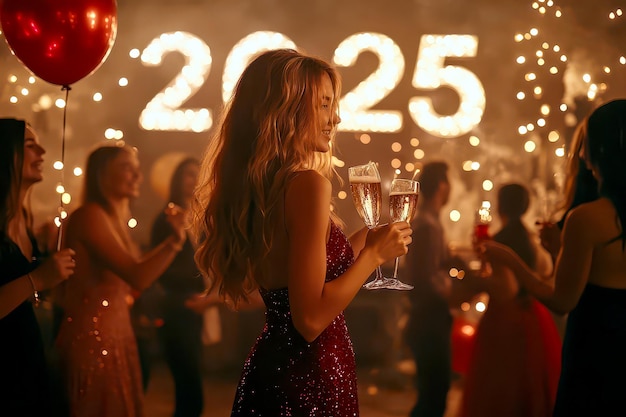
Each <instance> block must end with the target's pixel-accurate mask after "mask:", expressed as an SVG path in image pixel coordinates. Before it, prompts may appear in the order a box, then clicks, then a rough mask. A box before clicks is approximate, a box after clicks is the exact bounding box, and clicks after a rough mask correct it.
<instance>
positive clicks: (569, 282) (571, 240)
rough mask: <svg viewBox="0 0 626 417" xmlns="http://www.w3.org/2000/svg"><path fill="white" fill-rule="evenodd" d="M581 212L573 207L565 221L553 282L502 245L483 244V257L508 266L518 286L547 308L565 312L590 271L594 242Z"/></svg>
mask: <svg viewBox="0 0 626 417" xmlns="http://www.w3.org/2000/svg"><path fill="white" fill-rule="evenodd" d="M585 211H586V208H585V207H584V206H581V207H577V208H576V209H574V210H572V211H571V212H570V214H569V215H568V217H567V219H566V220H565V225H564V227H563V233H562V242H561V249H560V251H559V254H558V256H557V260H556V268H555V273H554V279H553V280H549V281H546V280H545V278H543V277H541V276H540V275H539V274H537V273H536V272H535V271H533V270H531V269H530V268H529V267H528V266H526V264H524V262H523V261H522V260H521V259H520V258H519V256H517V255H516V254H515V253H514V252H513V251H512V250H510V249H509V248H507V247H505V246H502V245H497V244H496V243H493V242H487V243H485V246H486V248H487V254H488V256H489V258H490V259H492V257H493V259H494V262H496V263H500V262H502V263H503V264H504V265H506V266H509V267H510V268H511V269H512V270H513V272H514V273H515V275H516V277H517V279H519V280H520V282H521V283H522V285H523V286H524V287H526V289H527V290H528V291H529V292H530V293H531V294H533V295H534V296H535V297H536V298H537V299H538V300H539V301H541V302H542V303H543V304H545V305H546V306H547V307H548V308H549V309H551V310H552V311H554V312H556V313H561V314H565V313H569V312H570V311H571V310H572V309H573V308H574V307H575V306H576V304H577V303H578V300H579V299H580V296H581V294H582V292H583V290H584V288H585V285H586V283H587V280H588V276H589V271H590V269H591V259H592V254H593V247H594V241H593V238H592V236H591V235H590V234H589V232H588V230H589V225H588V223H589V217H588V215H586V214H585Z"/></svg>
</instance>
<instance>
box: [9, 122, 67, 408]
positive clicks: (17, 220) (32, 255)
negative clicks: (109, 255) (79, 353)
mask: <svg viewBox="0 0 626 417" xmlns="http://www.w3.org/2000/svg"><path fill="white" fill-rule="evenodd" d="M44 153H45V150H44V149H43V147H42V146H41V144H40V143H39V139H38V138H37V135H36V134H35V132H34V130H33V129H32V128H31V127H30V126H28V125H27V124H26V123H25V122H24V121H23V120H16V119H0V386H2V389H1V390H0V415H3V416H37V417H40V416H43V417H45V416H48V415H50V413H51V409H50V401H51V398H50V389H49V383H48V372H47V366H46V359H45V354H44V344H43V340H42V337H41V333H40V330H39V324H38V323H37V319H36V317H35V312H34V310H33V305H32V302H31V301H33V300H34V301H35V303H37V302H38V301H39V291H41V290H45V289H49V288H52V287H54V286H56V285H57V284H58V283H60V282H62V281H64V280H65V279H67V278H68V277H69V276H70V275H71V274H72V272H73V270H74V259H73V258H72V256H73V255H74V251H73V250H71V249H63V250H60V251H58V252H57V253H55V254H54V255H52V256H50V257H49V258H48V259H47V260H46V261H45V262H40V261H38V259H37V258H38V255H39V253H38V250H37V245H36V243H35V239H34V237H33V233H32V227H31V226H32V218H31V216H30V213H29V212H28V211H27V210H26V209H25V208H24V201H25V199H26V194H27V192H28V191H29V189H30V187H31V186H32V185H33V184H35V183H37V182H40V181H41V180H42V165H43V154H44Z"/></svg>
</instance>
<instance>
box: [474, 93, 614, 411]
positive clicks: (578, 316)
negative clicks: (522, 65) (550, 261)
mask: <svg viewBox="0 0 626 417" xmlns="http://www.w3.org/2000/svg"><path fill="white" fill-rule="evenodd" d="M583 149H584V152H583V159H584V160H585V161H586V162H587V166H588V167H589V168H590V169H591V170H592V172H593V174H594V176H595V177H596V179H597V180H598V183H599V192H600V198H598V199H597V200H595V201H592V202H589V203H585V204H581V205H579V206H578V207H576V208H575V209H573V210H572V211H571V212H570V213H569V215H568V216H567V218H566V220H565V225H564V227H563V233H562V244H561V249H560V251H559V254H558V257H557V261H556V270H555V274H554V282H553V283H552V282H550V283H546V282H545V281H543V280H540V279H538V277H537V276H536V274H534V273H533V271H532V270H530V268H528V267H527V266H526V265H525V264H524V263H523V262H522V261H521V260H520V259H519V257H518V256H516V255H515V253H514V252H512V251H511V250H510V249H508V248H507V247H504V246H498V245H496V244H493V243H486V244H485V246H486V251H487V255H488V257H489V258H490V261H491V263H492V265H493V267H494V273H495V270H496V269H503V268H509V269H511V270H512V271H513V273H514V274H515V276H516V277H517V279H518V280H520V282H521V283H522V284H523V285H524V286H525V287H526V288H527V290H528V291H529V292H530V293H531V294H533V295H534V296H535V297H537V298H538V299H539V300H540V301H541V302H542V303H544V304H545V305H546V306H548V307H549V308H550V309H552V310H554V311H555V312H560V313H569V316H568V319H567V328H566V331H565V338H564V341H563V354H562V355H563V362H562V371H561V377H560V381H559V388H558V392H557V399H556V405H555V411H554V415H555V416H558V417H561V416H573V415H580V416H583V415H598V416H600V415H624V414H626V403H624V401H623V393H624V392H626V379H625V378H624V375H625V374H626V355H624V352H626V251H625V248H626V234H625V233H624V224H626V164H625V163H624V161H626V100H623V99H622V100H614V101H611V102H609V103H606V104H604V105H602V106H601V107H599V108H598V109H596V110H595V111H594V112H593V113H592V114H591V115H590V116H589V120H588V125H587V140H586V143H585V144H584V147H583Z"/></svg>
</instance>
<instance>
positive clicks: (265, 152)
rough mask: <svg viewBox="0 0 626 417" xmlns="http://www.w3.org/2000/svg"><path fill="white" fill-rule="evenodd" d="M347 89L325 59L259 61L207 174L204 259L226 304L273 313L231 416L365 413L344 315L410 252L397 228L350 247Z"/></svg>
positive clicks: (289, 56)
mask: <svg viewBox="0 0 626 417" xmlns="http://www.w3.org/2000/svg"><path fill="white" fill-rule="evenodd" d="M339 84H340V82H339V77H338V74H337V73H336V71H335V70H334V69H333V68H331V67H330V66H329V65H328V64H327V63H326V62H324V61H322V60H319V59H316V58H313V57H309V56H306V55H302V54H300V53H298V52H296V51H292V50H275V51H269V52H265V53H263V54H261V55H260V56H258V57H257V58H256V59H254V60H253V61H252V63H251V64H250V65H249V66H248V68H247V69H246V70H245V71H244V73H243V75H242V77H241V79H240V80H239V82H238V84H237V86H236V88H235V92H234V95H233V98H232V100H231V101H230V103H229V105H228V107H227V109H226V112H225V114H224V116H223V121H222V124H221V126H219V127H218V128H217V130H216V135H215V137H214V138H213V140H212V141H211V145H210V148H209V150H208V153H207V156H206V158H205V161H204V162H203V165H202V168H201V174H200V175H201V178H200V183H199V188H198V189H197V192H196V198H197V203H198V204H197V207H196V208H197V210H195V212H196V231H197V232H199V235H200V236H206V237H207V239H205V240H204V241H203V242H202V243H201V245H200V246H199V249H198V251H197V252H196V260H197V263H198V265H199V267H200V269H201V271H202V272H204V273H205V274H207V275H208V276H210V277H211V278H212V279H213V286H214V288H217V289H219V291H220V293H221V294H223V295H224V296H225V297H226V298H227V300H231V301H233V302H234V303H235V304H236V303H237V302H238V301H239V300H241V299H246V298H247V297H249V296H250V295H251V294H252V292H253V291H254V292H255V293H256V291H257V290H259V291H260V294H261V296H262V297H263V301H264V303H265V306H266V324H265V328H264V330H263V332H262V333H261V335H260V336H259V338H258V339H257V341H256V343H255V345H254V347H253V348H252V350H251V351H250V354H249V356H248V359H247V360H246V362H245V364H244V369H243V373H242V376H241V379H240V382H239V386H238V387H237V394H236V397H235V402H234V404H233V410H232V416H238V417H239V416H240V417H243V416H268V417H280V416H311V417H312V416H315V417H325V416H326V417H327V416H333V417H347V416H358V414H359V410H358V397H357V389H356V372H355V361H354V352H353V350H352V342H351V340H350V336H349V334H348V331H347V328H346V323H345V320H344V316H343V310H344V309H345V308H346V307H347V306H348V304H349V303H350V302H351V301H352V299H353V298H354V297H355V295H356V294H357V293H358V292H359V290H360V289H361V286H362V285H363V283H364V282H365V281H366V280H367V278H368V277H369V276H370V274H371V273H372V272H373V271H374V269H375V268H376V267H377V266H378V265H380V264H382V263H383V262H385V261H387V260H391V259H393V258H395V257H396V256H399V255H403V254H405V253H406V251H407V247H406V245H408V244H409V243H410V242H411V237H410V234H411V229H410V227H409V225H408V223H406V222H402V223H395V224H393V225H387V226H383V227H380V228H377V229H373V230H371V231H369V232H367V231H366V230H365V229H363V231H362V232H361V233H357V234H356V235H355V236H354V237H353V238H351V239H350V240H349V239H348V238H347V237H346V236H345V235H344V233H343V231H342V230H341V228H340V227H339V224H338V222H337V219H336V217H334V216H332V215H331V210H330V207H331V193H332V190H331V188H332V186H331V181H330V179H331V178H332V169H331V164H330V162H331V155H330V150H331V141H332V137H333V136H334V132H335V128H336V125H337V123H339V116H338V114H337V110H338V109H337V107H338V105H337V102H338V100H339V96H340V95H339V94H340V86H339ZM333 218H334V219H333ZM355 256H356V258H355Z"/></svg>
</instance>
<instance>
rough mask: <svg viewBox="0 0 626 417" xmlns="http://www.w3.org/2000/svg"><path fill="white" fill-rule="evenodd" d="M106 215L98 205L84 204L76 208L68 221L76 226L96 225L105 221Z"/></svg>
mask: <svg viewBox="0 0 626 417" xmlns="http://www.w3.org/2000/svg"><path fill="white" fill-rule="evenodd" d="M106 219H107V214H106V212H105V211H104V208H102V207H101V206H100V205H99V204H95V203H86V204H83V205H82V206H80V207H79V208H77V209H76V210H75V211H74V212H73V213H72V214H71V215H70V220H71V221H72V223H74V224H76V223H78V224H89V225H92V226H94V225H97V224H101V222H103V221H106Z"/></svg>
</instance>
